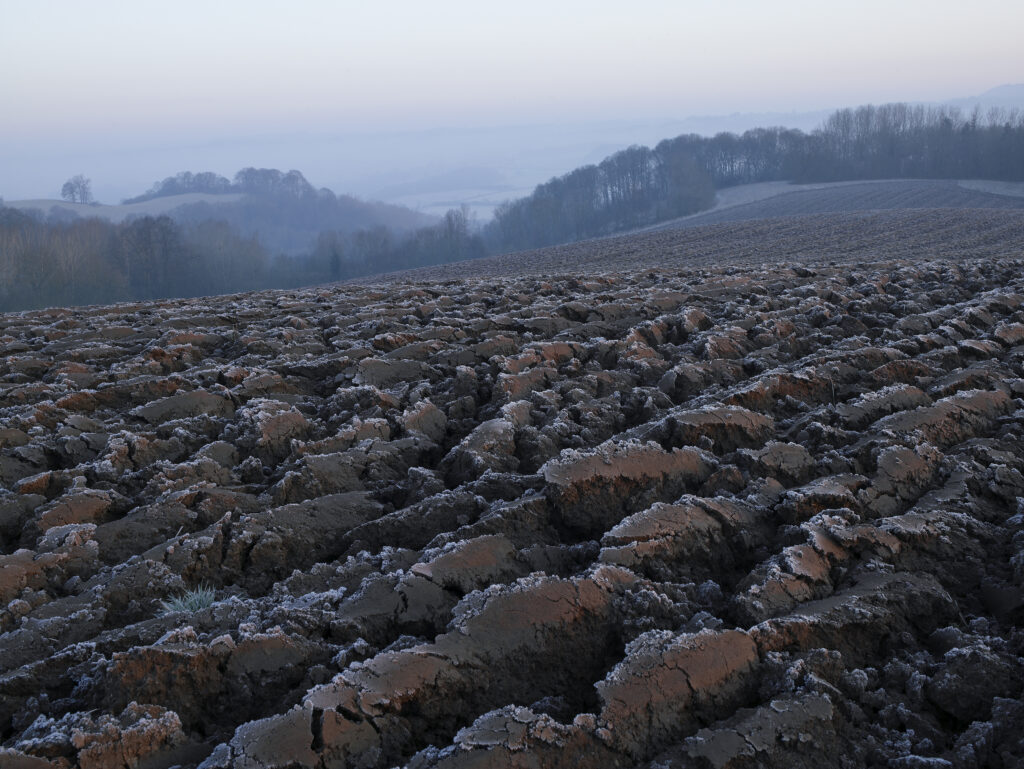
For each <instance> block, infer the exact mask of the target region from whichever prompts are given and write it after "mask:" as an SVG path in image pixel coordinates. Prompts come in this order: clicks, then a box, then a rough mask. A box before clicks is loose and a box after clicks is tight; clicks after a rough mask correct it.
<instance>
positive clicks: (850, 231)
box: [360, 185, 1024, 283]
mask: <svg viewBox="0 0 1024 769" xmlns="http://www.w3.org/2000/svg"><path fill="white" fill-rule="evenodd" d="M872 186H874V187H875V188H876V193H878V192H879V190H878V189H877V188H878V187H879V186H880V185H872ZM954 189H955V187H954ZM851 191H852V192H854V193H856V192H857V191H856V190H851ZM894 192H895V191H894ZM968 194H972V193H968ZM782 197H788V195H786V196H780V198H782ZM985 197H995V196H985ZM770 203H771V201H765V202H764V203H763V205H765V206H766V207H767V206H768V205H769V204H770ZM751 205H755V204H751ZM744 207H746V206H744ZM1021 253H1024V207H1021V208H1015V209H998V208H969V209H958V210H953V211H951V210H949V209H943V208H932V209H925V210H921V209H913V208H906V209H902V210H900V209H892V210H887V211H860V212H852V213H813V214H806V215H802V216H799V215H788V216H776V217H774V218H762V219H750V220H746V221H733V222H722V223H718V224H710V223H709V224H705V225H703V226H692V227H687V228H680V229H664V230H658V231H653V232H644V233H635V234H629V235H622V236H618V237H612V238H604V239H601V240H590V241H583V242H580V243H573V244H569V245H565V246H554V247H551V248H543V249H538V250H535V251H524V252H519V253H514V254H503V255H501V256H493V257H488V258H486V259H476V260H472V261H465V262H456V263H453V264H446V265H438V266H435V267H426V268H422V269H419V270H410V271H408V272H401V273H393V274H390V275H385V276H375V277H370V278H364V279H362V280H361V281H360V282H366V283H370V282H378V281H384V282H391V281H397V280H407V279H414V280H424V281H435V280H453V279H459V278H470V277H499V276H514V275H557V274H565V273H571V272H580V271H591V272H613V271H621V270H623V269H646V268H661V267H665V268H681V267H694V266H717V265H721V264H727V263H735V264H737V265H740V264H744V265H749V264H758V263H765V264H778V263H779V262H781V261H793V260H801V259H807V260H822V259H823V260H832V261H844V262H849V261H878V260H890V259H891V260H896V259H911V258H922V257H927V258H946V259H954V260H959V259H966V258H982V257H993V258H994V257H1006V256H1019V255H1020V254H1021Z"/></svg>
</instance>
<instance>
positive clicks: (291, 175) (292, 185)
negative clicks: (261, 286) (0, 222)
mask: <svg viewBox="0 0 1024 769" xmlns="http://www.w3.org/2000/svg"><path fill="white" fill-rule="evenodd" d="M6 205H7V206H8V207H10V208H17V209H19V210H21V211H31V210H36V211H40V212H41V213H42V215H43V216H44V217H47V218H53V219H56V220H69V219H75V218H77V217H81V218H91V217H96V218H100V219H106V220H107V221H110V222H114V223H120V222H124V221H128V220H131V219H136V218H141V217H146V216H169V217H171V218H172V219H174V220H175V221H177V222H180V223H182V224H187V225H198V224H201V223H202V222H206V221H221V222H226V223H227V224H229V225H230V226H231V227H232V228H233V229H234V230H236V231H237V232H238V233H239V234H240V235H241V236H242V237H246V238H249V237H255V238H257V239H258V240H259V241H260V243H261V244H262V245H263V246H264V247H265V248H266V249H267V250H268V251H269V252H271V253H285V254H299V253H303V252H307V251H309V250H311V249H312V248H313V246H314V244H315V243H316V240H317V238H318V237H319V235H320V234H321V233H322V232H338V233H341V234H351V233H355V232H357V231H360V230H370V229H373V228H376V227H386V228H388V230H390V231H392V232H393V233H396V234H403V233H408V232H411V231H413V230H415V229H417V228H419V227H424V226H427V225H430V224H433V223H435V222H436V221H437V219H436V218H435V217H431V216H426V215H424V214H421V213H419V212H416V211H413V210H411V209H409V208H406V207H404V206H399V205H393V204H388V203H379V202H372V201H365V200H360V199H358V198H355V197H352V196H350V195H336V194H335V193H334V192H332V191H331V190H329V189H326V188H322V189H319V190H318V189H316V188H314V187H313V185H311V184H310V183H309V182H308V181H306V179H305V177H304V176H303V175H302V174H301V173H300V172H299V171H288V172H287V173H284V172H281V171H278V170H277V169H273V168H245V169H242V170H241V171H239V172H238V173H237V174H236V175H235V180H234V181H233V182H232V181H229V180H228V179H226V178H225V177H223V176H218V175H217V174H214V173H209V172H204V173H198V174H193V173H191V172H187V171H186V172H182V173H180V174H177V175H176V176H172V177H168V178H167V179H164V180H163V181H162V182H157V183H156V184H154V185H153V187H152V188H151V189H150V190H149V191H148V192H146V193H144V194H142V195H138V196H136V197H133V198H128V199H126V200H124V201H123V202H122V203H121V205H116V206H108V205H86V204H82V203H69V202H66V201H62V200H20V201H9V202H7V203H6Z"/></svg>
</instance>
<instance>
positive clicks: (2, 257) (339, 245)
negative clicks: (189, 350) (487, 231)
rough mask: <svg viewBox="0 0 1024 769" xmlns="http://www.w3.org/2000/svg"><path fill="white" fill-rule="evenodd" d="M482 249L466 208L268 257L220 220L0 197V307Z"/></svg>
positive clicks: (306, 276) (257, 284) (168, 290)
mask: <svg viewBox="0 0 1024 769" xmlns="http://www.w3.org/2000/svg"><path fill="white" fill-rule="evenodd" d="M483 254H484V247H483V242H482V240H481V239H480V237H479V236H478V235H475V234H473V233H472V232H471V229H470V222H469V218H468V216H467V212H466V210H465V209H461V210H454V211H449V212H448V214H447V215H446V216H445V217H444V219H443V220H442V222H441V223H440V224H437V225H433V226H429V227H422V228H419V229H418V230H415V231H414V232H412V233H396V232H394V231H392V230H389V229H388V228H387V227H383V226H375V227H371V228H369V229H362V230H357V231H355V232H340V231H337V230H332V231H327V232H323V233H321V235H320V237H319V238H318V239H317V241H316V244H315V246H314V247H313V248H311V249H309V250H308V251H307V252H305V253H302V254H298V255H287V254H277V255H274V256H271V254H270V253H269V252H268V251H267V249H266V248H265V247H264V246H263V244H262V243H260V242H259V240H257V239H256V238H254V237H246V236H242V235H239V233H238V231H237V230H236V229H235V228H234V227H232V226H231V225H230V224H229V223H227V222H224V221H218V220H204V221H200V222H196V223H181V222H177V221H175V220H173V219H171V218H169V217H167V216H160V217H143V218H138V219H133V220H129V221H126V222H123V223H120V224H114V223H112V222H109V221H107V220H105V219H98V218H89V219H80V218H73V219H66V218H60V217H55V218H54V217H51V218H49V219H43V218H41V217H38V216H33V215H31V214H26V213H23V212H21V211H18V210H16V209H13V208H4V207H2V206H0V312H7V311H12V310H25V309H33V308H38V307H47V306H68V305H81V304H106V303H112V302H119V301H128V300H146V299H159V298H164V297H190V296H199V295H211V294H223V293H230V292H235V291H247V290H252V289H259V288H290V287H296V286H303V285H311V284H316V283H325V282H328V281H333V280H342V279H346V278H352V277H356V276H359V275H367V274H370V273H376V272H386V271H389V270H398V269H404V268H407V267H415V266H419V265H422V264H435V263H438V262H443V261H450V260H451V259H452V258H471V257H476V256H482V255H483Z"/></svg>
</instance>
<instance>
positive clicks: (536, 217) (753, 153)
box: [485, 104, 1024, 251]
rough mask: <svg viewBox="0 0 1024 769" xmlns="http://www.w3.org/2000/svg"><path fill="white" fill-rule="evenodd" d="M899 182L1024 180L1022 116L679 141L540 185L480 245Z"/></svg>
mask: <svg viewBox="0 0 1024 769" xmlns="http://www.w3.org/2000/svg"><path fill="white" fill-rule="evenodd" d="M898 178H904V179H911V178H916V179H970V178H983V179H996V180H1005V181H1022V180H1024V113H1022V112H1020V111H1017V110H1011V111H1004V110H998V109H994V110H990V111H989V112H987V113H985V114H984V115H982V113H981V111H980V110H977V109H976V110H974V111H973V112H971V113H963V112H961V111H960V110H958V109H955V108H946V107H938V108H935V107H923V106H913V105H908V104H886V105H882V106H872V105H868V106H863V107H857V108H855V109H842V110H838V111H836V112H835V113H833V114H832V115H831V116H829V118H828V119H827V120H826V121H825V122H824V123H823V124H822V126H821V127H820V128H818V129H817V130H815V131H813V132H811V133H804V132H803V131H800V130H796V129H790V128H756V129H752V130H749V131H746V132H744V133H743V134H740V135H737V134H734V133H720V134H717V135H716V136H713V137H705V136H700V135H698V134H684V135H682V136H677V137H675V138H673V139H665V140H664V141H662V142H660V143H659V144H658V145H657V146H655V147H654V148H653V149H651V148H648V147H643V146H633V147H629V148H628V149H625V150H622V151H621V152H617V153H615V154H614V155H611V156H610V157H608V158H606V159H605V160H604V161H602V162H601V163H600V164H598V165H589V166H583V167H581V168H577V169H575V170H574V171H570V172H569V173H567V174H565V175H563V176H560V177H557V178H555V179H552V180H551V181H549V182H546V183H545V184H541V185H539V186H538V187H537V188H536V189H535V190H534V191H533V193H532V194H531V195H529V196H527V197H525V198H520V199H519V200H515V201H510V202H508V203H505V204H503V205H502V206H500V207H499V208H498V209H497V210H496V211H495V216H494V220H493V221H492V222H491V223H489V224H488V226H487V228H486V232H485V235H486V239H487V242H488V245H489V247H490V248H491V249H492V250H494V251H513V250H519V249H525V248H537V247H540V246H546V245H552V244H556V243H564V242H570V241H574V240H580V239H582V238H587V237H594V236H599V235H605V234H610V233H613V232H621V231H623V230H628V229H632V228H635V227H640V226H643V225H646V224H653V223H656V222H659V221H665V220H667V219H673V218H676V217H679V216H685V215H686V214H691V213H696V212H697V211H700V210H702V209H705V208H708V207H709V206H710V205H711V204H712V202H713V201H714V193H715V190H716V189H721V188H724V187H731V186H735V185H738V184H751V183H754V182H767V181H792V182H797V183H801V182H802V183H809V182H828V181H852V180H869V179H898Z"/></svg>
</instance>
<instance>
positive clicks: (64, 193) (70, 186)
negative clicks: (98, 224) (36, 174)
mask: <svg viewBox="0 0 1024 769" xmlns="http://www.w3.org/2000/svg"><path fill="white" fill-rule="evenodd" d="M60 196H61V197H62V198H64V200H67V201H68V202H69V203H92V180H91V179H87V178H85V177H84V176H83V175H82V174H78V175H76V176H72V177H71V178H70V179H68V180H67V181H66V182H64V186H63V187H61V188H60Z"/></svg>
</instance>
